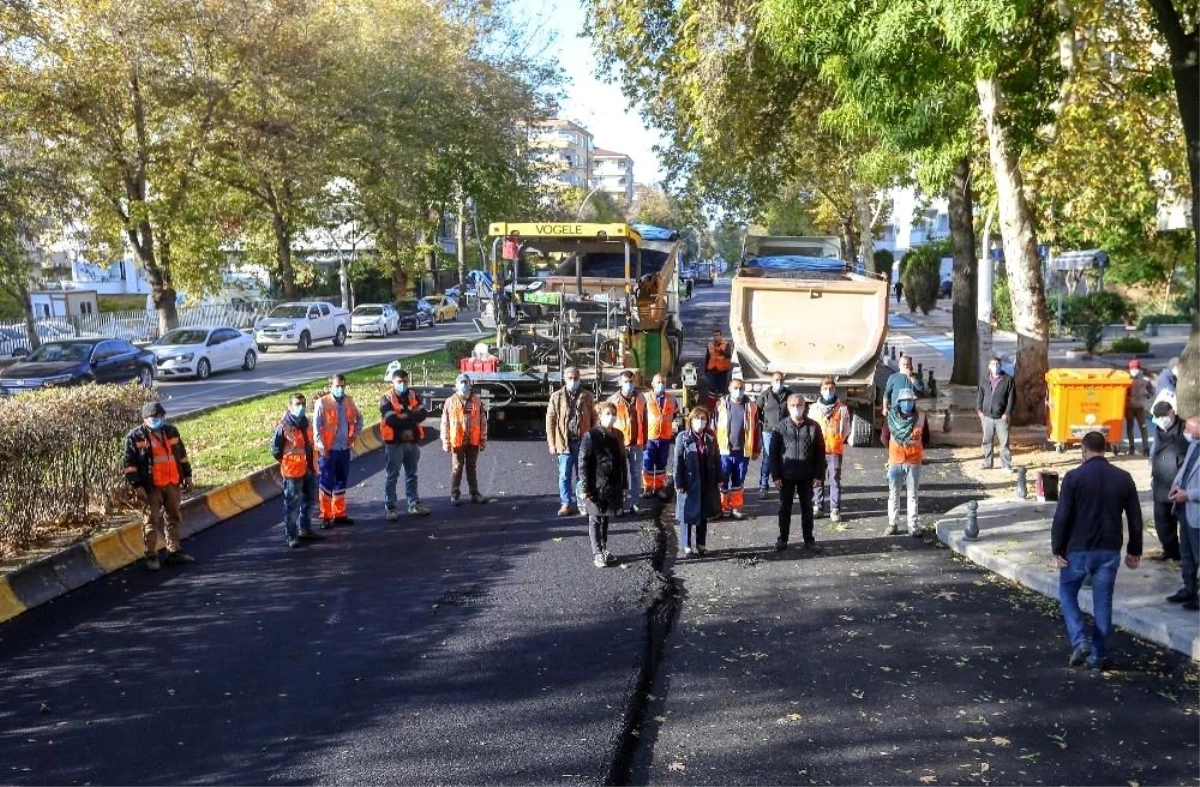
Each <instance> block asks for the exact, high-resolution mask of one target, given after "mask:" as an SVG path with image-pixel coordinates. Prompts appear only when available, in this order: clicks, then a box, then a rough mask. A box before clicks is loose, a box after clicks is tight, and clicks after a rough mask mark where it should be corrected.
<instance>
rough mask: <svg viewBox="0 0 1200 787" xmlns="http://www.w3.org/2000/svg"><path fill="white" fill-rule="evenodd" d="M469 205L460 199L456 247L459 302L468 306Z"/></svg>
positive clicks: (455, 239) (455, 236) (455, 237)
mask: <svg viewBox="0 0 1200 787" xmlns="http://www.w3.org/2000/svg"><path fill="white" fill-rule="evenodd" d="M466 213H467V203H466V200H464V199H463V198H462V197H461V196H460V197H459V198H458V223H457V225H456V226H455V235H454V245H455V251H457V252H458V302H459V304H460V305H465V304H466V297H467V216H466Z"/></svg>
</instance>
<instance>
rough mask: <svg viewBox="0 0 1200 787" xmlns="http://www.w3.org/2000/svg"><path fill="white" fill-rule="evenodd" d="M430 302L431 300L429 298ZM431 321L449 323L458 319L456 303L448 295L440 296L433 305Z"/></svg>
mask: <svg viewBox="0 0 1200 787" xmlns="http://www.w3.org/2000/svg"><path fill="white" fill-rule="evenodd" d="M430 300H433V299H432V298H430ZM433 319H434V320H435V321H436V322H450V321H451V320H457V319H458V301H456V300H455V299H454V298H451V297H450V296H449V295H442V296H441V297H440V298H438V299H437V300H436V301H434V305H433Z"/></svg>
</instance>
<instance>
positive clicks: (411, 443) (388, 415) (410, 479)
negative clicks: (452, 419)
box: [379, 369, 429, 522]
mask: <svg viewBox="0 0 1200 787" xmlns="http://www.w3.org/2000/svg"><path fill="white" fill-rule="evenodd" d="M427 417H428V413H427V412H425V407H424V405H422V404H421V397H419V396H417V394H416V392H415V391H413V390H412V389H411V388H409V387H408V372H406V371H405V370H403V369H397V370H395V371H394V372H392V390H390V391H388V392H387V393H386V394H384V395H383V396H382V397H380V399H379V436H380V437H381V438H382V439H383V447H384V452H385V454H386V455H387V458H386V461H385V465H384V475H383V501H384V502H383V508H384V512H383V515H384V517H385V518H387V520H388V521H389V522H394V521H395V520H397V519H399V518H400V515H399V514H398V513H397V512H396V482H397V481H399V480H400V469H401V468H402V467H403V468H404V498H405V500H407V501H408V513H410V514H412V515H413V516H429V509H428V508H426V507H425V504H424V503H422V502H421V498H420V495H419V494H418V491H417V463H418V462H419V461H420V460H421V441H422V440H424V439H425V428H424V427H422V426H421V422H422V421H424V420H425V419H426V418H427Z"/></svg>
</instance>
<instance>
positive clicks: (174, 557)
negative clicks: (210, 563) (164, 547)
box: [163, 552, 196, 566]
mask: <svg viewBox="0 0 1200 787" xmlns="http://www.w3.org/2000/svg"><path fill="white" fill-rule="evenodd" d="M163 562H164V563H166V564H167V565H168V566H186V565H187V564H188V563H195V562H196V558H194V557H192V556H191V555H189V554H187V553H186V552H168V553H167V557H166V559H165V560H164V561H163Z"/></svg>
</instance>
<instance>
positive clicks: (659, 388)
mask: <svg viewBox="0 0 1200 787" xmlns="http://www.w3.org/2000/svg"><path fill="white" fill-rule="evenodd" d="M665 390H667V386H666V385H664V384H663V383H655V384H654V393H656V394H660V393H662V392H663V391H665Z"/></svg>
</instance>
